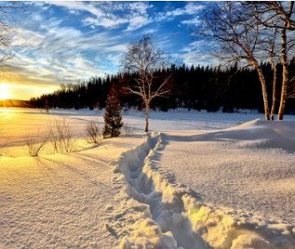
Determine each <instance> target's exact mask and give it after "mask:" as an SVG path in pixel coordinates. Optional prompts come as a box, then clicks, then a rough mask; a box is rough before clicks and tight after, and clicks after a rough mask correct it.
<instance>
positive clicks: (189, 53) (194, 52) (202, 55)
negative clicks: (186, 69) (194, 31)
mask: <svg viewBox="0 0 295 249" xmlns="http://www.w3.org/2000/svg"><path fill="white" fill-rule="evenodd" d="M214 47H215V44H214V43H213V42H210V41H204V40H200V41H194V42H191V43H190V44H188V45H186V47H185V48H183V49H182V50H181V51H180V52H181V53H179V54H178V55H177V57H179V58H181V59H182V60H183V62H184V63H185V64H187V65H196V64H201V65H218V64H219V60H218V59H217V58H216V57H215V56H214V55H213V54H212V51H214ZM204 48H207V49H206V50H205V49H204Z"/></svg>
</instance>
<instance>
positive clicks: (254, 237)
mask: <svg viewBox="0 0 295 249" xmlns="http://www.w3.org/2000/svg"><path fill="white" fill-rule="evenodd" d="M164 151H165V142H164V141H163V136H162V135H161V134H160V135H154V136H152V137H149V138H148V140H147V142H146V143H144V144H142V145H140V146H138V147H137V148H136V149H135V150H132V151H128V152H126V153H124V154H123V155H122V157H121V159H120V160H119V161H118V163H117V166H115V167H116V168H115V170H114V173H115V176H114V185H115V186H117V188H118V193H119V194H118V195H117V196H120V198H119V200H120V203H121V207H122V208H121V209H120V212H119V213H114V215H113V217H114V218H113V220H112V222H111V224H112V225H113V227H110V228H109V229H110V230H111V231H113V232H114V233H115V234H120V236H119V237H120V238H122V237H123V239H122V240H121V244H120V248H124V249H126V248H128V249H131V248H163V249H164V248H165V249H166V248H167V249H168V248H171V249H207V248H218V249H248V248H255V249H294V245H295V236H294V232H295V229H294V226H292V225H290V224H288V223H285V222H277V221H270V220H266V219H263V218H260V217H258V216H252V215H251V214H249V213H246V212H241V211H238V210H236V212H235V210H232V209H229V208H224V207H219V206H211V205H208V204H207V203H206V202H204V201H202V199H201V197H200V196H199V195H198V194H196V193H195V192H194V191H192V190H190V189H187V188H186V187H185V186H183V185H181V184H179V183H177V182H175V181H174V180H173V178H171V177H170V175H169V174H167V172H165V170H163V169H162V168H161V161H159V159H160V158H161V156H162V153H163V152H164ZM179 166H180V165H179ZM180 167H181V166H180ZM124 207H125V209H124ZM246 215H248V216H246ZM122 228H123V232H122ZM120 231H121V233H120ZM124 235H125V236H124Z"/></svg>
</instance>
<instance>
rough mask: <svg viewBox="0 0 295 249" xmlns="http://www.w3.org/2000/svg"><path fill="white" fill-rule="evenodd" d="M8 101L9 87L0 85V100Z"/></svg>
mask: <svg viewBox="0 0 295 249" xmlns="http://www.w3.org/2000/svg"><path fill="white" fill-rule="evenodd" d="M5 99H9V86H8V85H7V84H4V83H0V100H5Z"/></svg>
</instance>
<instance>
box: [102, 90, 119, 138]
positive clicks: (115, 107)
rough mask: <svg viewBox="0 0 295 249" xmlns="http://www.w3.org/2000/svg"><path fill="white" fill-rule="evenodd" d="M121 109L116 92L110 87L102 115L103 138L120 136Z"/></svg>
mask: <svg viewBox="0 0 295 249" xmlns="http://www.w3.org/2000/svg"><path fill="white" fill-rule="evenodd" d="M121 109H122V108H121V105H120V100H119V95H118V91H117V89H116V87H115V86H114V85H112V86H111V88H110V90H109V93H108V97H107V102H106V108H105V113H104V122H105V126H104V130H103V137H104V138H110V137H117V136H119V135H120V133H121V128H122V126H123V122H122V115H121Z"/></svg>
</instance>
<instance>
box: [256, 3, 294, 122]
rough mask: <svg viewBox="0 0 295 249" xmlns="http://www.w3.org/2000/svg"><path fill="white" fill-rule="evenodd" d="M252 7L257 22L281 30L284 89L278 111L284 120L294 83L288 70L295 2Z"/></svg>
mask: <svg viewBox="0 0 295 249" xmlns="http://www.w3.org/2000/svg"><path fill="white" fill-rule="evenodd" d="M250 5H252V6H254V7H255V9H253V10H252V11H253V13H255V15H256V18H257V20H258V21H259V22H260V24H262V25H263V26H264V27H266V28H268V29H275V30H279V32H280V37H281V51H280V59H281V64H282V69H283V70H282V89H281V97H280V106H279V110H278V119H279V120H282V119H283V115H284V110H285V106H286V99H287V96H288V89H289V88H290V87H289V86H290V84H291V83H292V80H293V79H291V78H292V76H290V75H289V69H288V53H289V51H290V49H292V47H293V46H295V45H294V38H293V39H291V37H293V36H294V34H293V32H292V31H295V6H294V1H290V2H281V1H272V2H257V3H255V2H253V3H250ZM293 78H294V77H293Z"/></svg>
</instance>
